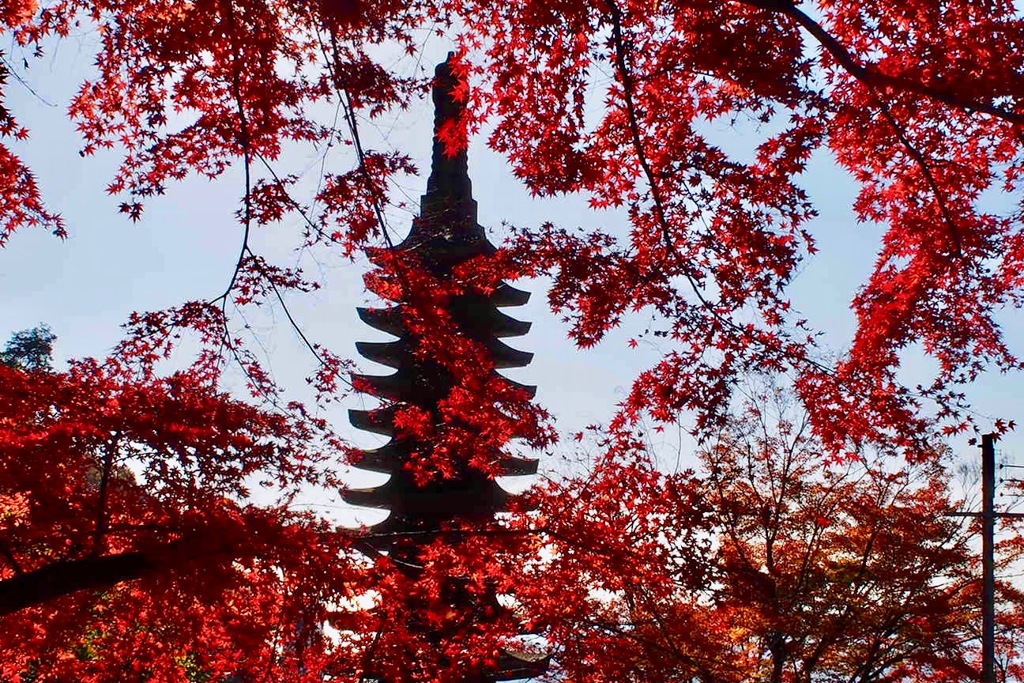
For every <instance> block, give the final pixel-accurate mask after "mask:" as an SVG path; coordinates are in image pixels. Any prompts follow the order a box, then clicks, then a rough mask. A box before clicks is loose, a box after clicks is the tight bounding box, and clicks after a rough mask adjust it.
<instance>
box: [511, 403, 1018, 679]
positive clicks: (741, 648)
mask: <svg viewBox="0 0 1024 683" xmlns="http://www.w3.org/2000/svg"><path fill="white" fill-rule="evenodd" d="M791 403H792V402H791V400H789V399H787V398H786V397H785V395H784V394H783V393H778V392H769V393H760V394H757V395H755V396H754V397H753V398H752V399H750V400H747V401H746V402H745V403H744V405H743V409H742V410H740V411H737V413H736V414H734V415H732V416H731V417H730V419H729V421H728V422H727V424H726V425H725V426H724V427H723V428H722V430H721V431H720V432H719V434H718V435H717V437H715V438H714V439H712V440H709V442H708V443H707V444H706V445H705V446H704V447H702V448H701V449H700V450H699V453H698V456H699V466H698V469H697V472H696V473H694V472H692V471H691V472H683V473H677V474H674V475H667V474H659V473H658V471H657V469H656V466H655V463H654V462H653V460H652V459H651V458H650V454H649V452H648V450H647V448H646V446H645V445H644V441H643V440H642V439H639V438H635V439H633V440H632V441H631V442H627V441H624V440H620V441H619V442H618V443H617V444H616V446H615V447H614V448H612V449H610V450H609V452H608V454H607V455H606V459H605V460H603V461H602V462H601V463H600V466H599V467H598V468H597V469H596V470H595V472H594V473H593V475H592V476H591V478H589V479H588V480H587V481H585V482H581V481H573V482H569V483H567V484H565V485H563V486H561V487H557V488H555V489H552V490H550V491H549V492H548V493H549V495H550V496H551V497H550V498H546V499H545V500H544V504H543V505H542V506H541V512H540V514H541V515H542V516H543V518H544V520H545V522H546V523H547V524H550V525H551V527H552V528H551V530H550V531H551V536H550V539H551V540H550V543H549V545H548V547H547V555H548V556H549V558H550V559H548V561H547V562H546V563H544V564H543V565H542V566H541V567H540V568H538V571H537V576H536V578H535V581H536V585H537V586H539V588H538V589H537V590H536V592H535V593H534V594H531V595H530V596H529V597H526V596H523V599H524V601H526V602H528V603H530V610H531V611H532V612H533V613H535V614H538V615H543V616H541V617H540V619H541V620H542V621H543V623H544V625H545V627H546V628H547V629H548V632H550V633H552V634H557V635H556V637H555V638H554V647H555V648H556V650H555V652H556V654H555V665H556V666H557V667H559V673H560V679H561V680H568V681H609V682H611V681H702V682H705V681H706V682H708V683H710V682H712V681H715V682H724V681H735V682H737V683H739V682H740V681H763V682H765V683H783V682H787V683H788V682H793V683H796V682H808V683H810V682H811V681H834V680H843V681H851V682H858V683H867V682H869V681H890V682H894V681H907V682H909V681H965V682H966V681H975V680H977V676H978V671H979V670H980V651H981V643H980V636H981V634H980V625H981V614H980V613H981V594H980V593H981V580H980V576H981V573H980V572H981V570H980V555H979V542H978V539H977V536H976V534H977V533H978V531H979V528H980V526H979V523H978V522H977V520H975V521H974V522H973V523H968V521H967V520H966V519H965V518H964V517H957V516H951V515H950V514H948V513H949V512H951V511H953V510H957V509H959V510H963V509H965V508H966V507H970V506H969V504H968V503H967V501H965V500H964V499H963V498H962V497H961V494H958V493H956V492H955V491H954V490H953V488H954V487H953V483H952V482H953V480H954V479H955V476H954V473H953V472H952V471H951V466H952V463H951V462H950V460H949V457H948V453H947V454H941V453H930V454H926V453H922V454H921V455H922V458H921V459H919V460H917V461H914V462H910V463H908V464H906V465H905V466H903V467H901V468H894V467H893V466H892V464H893V463H892V458H891V457H890V456H889V455H887V454H883V453H879V452H875V453H873V454H872V453H867V452H866V453H864V454H862V456H861V457H859V458H857V459H854V460H849V461H846V462H835V461H830V460H829V458H828V453H827V450H826V449H825V448H824V447H823V445H822V443H821V442H820V440H818V439H817V438H816V437H814V436H813V435H812V433H811V430H810V421H809V419H808V417H807V416H806V415H800V414H799V411H794V410H792V405H791ZM780 409H781V410H780ZM974 484H975V485H976V482H974ZM596 491H601V492H602V493H604V494H606V495H601V496H600V497H598V495H597V494H596V493H595V492H596ZM1007 524H1008V522H1007ZM1004 536H1005V539H1004V541H1003V542H1002V543H1001V544H1000V545H999V549H998V562H997V565H998V572H999V573H1000V574H1001V575H1003V576H1007V577H1010V576H1013V572H1014V566H1015V563H1019V561H1020V559H1021V546H1020V543H1019V539H1018V537H1017V536H1016V535H1014V534H1009V533H1006V534H1004ZM1018 566H1019V564H1018ZM552 587H554V588H555V590H556V592H557V594H558V595H562V596H564V595H569V596H571V599H567V600H562V601H560V602H559V608H558V609H555V610H552V609H551V608H550V607H549V606H546V605H547V604H548V603H549V601H550V594H547V593H545V589H547V590H550V589H551V588H552ZM531 600H532V601H534V602H531ZM999 600H1000V616H999V623H1000V628H999V632H998V652H999V653H1000V658H999V662H1000V665H1001V667H1002V669H1003V671H1004V674H1005V675H1006V676H1008V677H1009V678H1007V679H1006V680H1013V677H1014V676H1019V675H1020V673H1021V671H1022V668H1021V667H1022V664H1024V661H1022V659H1021V654H1022V653H1021V652H1020V650H1019V646H1018V645H1017V643H1018V642H1019V640H1020V638H1021V626H1022V622H1021V616H1022V614H1024V610H1022V608H1024V594H1022V593H1021V591H1020V590H1019V588H1018V587H1016V586H1014V584H1013V583H1012V581H1001V582H1000V583H999Z"/></svg>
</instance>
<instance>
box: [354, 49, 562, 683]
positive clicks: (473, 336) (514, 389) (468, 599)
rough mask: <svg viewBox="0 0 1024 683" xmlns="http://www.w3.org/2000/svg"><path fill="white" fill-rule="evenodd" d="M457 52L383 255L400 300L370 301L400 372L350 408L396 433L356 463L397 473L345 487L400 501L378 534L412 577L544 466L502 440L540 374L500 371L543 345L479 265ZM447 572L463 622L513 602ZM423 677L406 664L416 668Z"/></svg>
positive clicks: (436, 88) (507, 289)
mask: <svg viewBox="0 0 1024 683" xmlns="http://www.w3.org/2000/svg"><path fill="white" fill-rule="evenodd" d="M452 62H453V55H452V54H449V56H448V60H447V61H445V62H444V63H442V64H441V65H439V66H438V67H437V70H436V72H435V79H434V84H433V100H434V107H435V117H434V139H433V157H432V164H431V173H430V177H429V179H428V181H427V191H426V194H424V195H423V197H422V199H421V205H420V215H419V216H418V217H417V218H416V219H415V220H414V221H413V225H412V229H411V231H410V233H409V235H408V237H406V238H405V240H403V241H402V242H401V243H400V244H397V245H395V246H394V247H393V248H392V249H387V250H382V251H380V252H378V253H376V254H374V255H372V258H373V259H374V260H375V261H376V262H377V263H378V265H379V266H381V269H380V270H381V271H383V272H385V273H386V275H384V276H379V275H378V276H377V277H382V280H379V281H377V286H375V287H374V289H375V291H377V292H378V293H379V294H382V295H383V296H385V297H386V298H388V299H390V300H392V301H393V302H394V305H393V306H391V307H389V308H381V309H374V308H370V309H367V308H363V309H359V317H360V318H361V319H362V320H363V321H364V322H365V323H366V324H368V325H370V326H371V327H374V328H376V329H378V330H381V331H383V332H386V333H388V334H391V335H393V336H395V337H397V340H395V341H390V342H361V343H358V344H357V348H358V351H359V353H360V354H361V355H362V356H364V357H365V358H368V359H370V360H372V361H375V362H377V363H381V364H383V365H386V366H388V367H391V368H394V369H395V372H394V373H393V374H391V375H385V376H367V375H356V376H355V377H354V383H355V385H356V386H357V388H359V389H361V390H362V391H365V392H366V393H369V394H371V395H373V396H375V397H377V398H379V399H380V400H381V402H382V405H381V406H380V407H378V408H376V409H372V410H352V411H350V418H351V421H352V424H353V425H355V426H356V427H358V428H360V429H364V430H367V431H370V432H375V433H378V434H382V435H385V436H388V437H390V441H388V443H387V444H385V445H384V446H382V447H380V448H377V449H374V450H368V451H360V452H359V453H358V454H357V455H356V457H355V459H354V463H353V464H354V465H355V466H356V467H359V468H361V469H365V470H371V471H374V472H381V473H386V474H388V475H390V478H389V479H388V480H387V482H385V483H384V484H382V485H380V486H375V487H372V488H367V489H350V490H347V491H344V492H343V498H344V500H345V501H346V502H348V503H351V504H353V505H358V506H364V507H374V508H384V509H387V510H389V511H390V515H389V517H388V519H387V520H385V521H384V522H382V523H380V524H378V525H375V526H373V527H372V528H371V529H370V530H369V535H368V538H369V539H371V540H372V542H373V543H374V544H375V545H376V547H377V548H379V549H380V551H381V552H386V553H387V554H388V555H389V557H390V558H391V559H392V560H393V561H394V563H395V566H396V567H399V568H400V570H401V571H402V572H403V573H404V574H405V575H407V576H408V578H409V579H410V581H416V580H417V579H418V578H419V577H420V575H421V574H422V573H423V571H424V559H423V557H422V556H421V555H422V553H423V548H424V544H426V543H428V542H430V541H432V540H435V539H437V538H439V537H442V536H443V535H444V534H446V533H449V534H455V535H460V534H461V532H460V531H458V530H460V529H465V528H466V527H467V525H470V526H472V525H474V524H486V523H488V522H493V520H494V516H495V514H496V513H498V512H501V511H502V510H504V509H505V507H506V505H507V503H508V500H509V497H510V494H508V493H507V492H506V491H505V490H504V489H502V488H501V487H500V486H499V485H498V483H497V482H496V481H495V477H496V476H508V475H528V474H533V473H535V472H536V470H537V462H536V460H532V459H524V458H515V457H511V456H508V455H507V454H505V453H504V452H503V449H502V448H501V446H502V445H503V443H502V442H504V441H507V439H508V438H514V437H515V436H516V434H515V424H516V410H515V408H514V406H515V404H517V403H518V404H520V405H522V404H524V403H528V401H529V399H530V398H532V396H533V393H534V390H535V388H534V387H526V386H523V385H519V384H516V383H515V382H512V381H511V380H508V379H507V378H504V377H502V376H501V375H499V374H498V373H497V372H496V371H497V370H499V369H504V368H515V367H522V366H525V365H527V364H528V363H529V362H530V360H531V358H532V356H533V354H531V353H526V352H523V351H518V350H516V349H513V348H511V347H510V346H508V345H506V344H505V343H504V342H502V341H501V338H504V337H515V336H520V335H523V334H526V332H527V331H528V330H529V328H530V324H529V323H526V322H521V321H519V320H516V319H514V318H511V317H509V316H508V315H506V314H504V313H502V312H501V311H500V310H499V309H501V308H504V307H508V306H519V305H522V304H525V303H526V301H527V300H528V298H529V294H528V293H527V292H523V291H520V290H517V289H514V288H512V287H511V286H509V285H507V284H505V283H504V282H500V281H498V282H494V281H492V282H488V281H487V279H488V278H487V276H486V274H484V273H482V272H481V269H476V270H474V269H475V268H476V265H477V264H481V265H483V266H484V268H483V269H486V267H485V265H484V264H486V260H487V257H489V256H492V255H493V254H494V253H495V252H496V249H495V247H494V245H492V244H491V243H490V242H489V241H488V239H487V236H486V234H485V232H484V229H483V228H482V227H481V226H480V225H479V224H478V223H477V208H476V201H475V200H474V199H473V196H472V186H471V183H470V179H469V174H468V159H467V152H466V145H465V138H464V133H460V132H459V131H460V130H461V127H460V125H459V124H460V119H461V116H462V115H463V111H464V100H465V92H466V89H465V84H464V83H462V82H460V80H459V79H458V78H457V77H456V76H455V74H454V73H453V69H452V66H453V64H452ZM459 136H462V138H461V139H459ZM453 140H454V141H455V144H454V145H453V144H451V142H452V141H453ZM452 149H454V153H450V151H451V150H452ZM382 282H383V283H384V285H383V286H381V283H382ZM467 398H468V399H469V400H470V401H471V403H470V405H468V406H467V405H466V403H465V402H466V400H467ZM460 402H461V403H460ZM510 405H511V406H513V408H512V409H511V413H512V414H511V415H510V414H509V412H510V410H509V407H510ZM501 424H505V425H511V426H512V427H511V431H510V430H509V429H505V430H504V431H503V430H502V429H494V426H495V425H499V426H500V425H501ZM453 530H454V531H453ZM444 584H445V585H444V586H443V587H442V589H441V590H440V593H441V594H442V595H443V596H444V599H445V600H446V601H447V607H446V609H448V610H449V611H450V613H452V614H459V613H461V614H463V618H462V619H455V620H453V623H462V624H463V629H464V625H465V619H466V615H468V617H469V618H471V619H476V620H478V621H479V620H480V619H485V620H486V619H491V618H496V617H495V615H497V614H500V613H501V612H502V610H501V608H500V607H499V606H498V601H497V599H496V597H495V595H494V591H493V590H490V591H487V592H486V593H484V594H481V592H480V591H476V592H473V591H468V590H465V589H464V584H465V577H460V576H457V575H453V576H448V577H446V579H445V580H444ZM413 602H414V603H415V600H413ZM420 607H421V606H418V605H416V604H411V605H409V611H408V614H410V615H413V616H411V617H410V619H412V620H415V621H417V622H418V626H414V628H418V629H419V632H420V635H421V636H423V638H424V639H425V640H426V641H427V642H429V643H431V644H432V646H434V647H436V648H438V649H439V650H440V649H441V648H444V647H445V645H446V644H445V639H446V638H448V637H449V635H450V634H449V633H446V629H445V628H444V627H442V626H439V625H438V624H437V623H436V621H434V622H431V620H429V619H426V618H423V619H420V618H419V617H417V616H415V615H417V612H418V610H419V608H420ZM408 656H409V657H410V658H415V657H416V656H417V655H416V653H415V652H409V653H408ZM392 664H394V663H392ZM406 664H407V666H406V667H403V668H405V669H406V670H407V671H409V672H413V671H415V670H416V663H415V662H408V663H406ZM380 668H382V667H380V666H374V665H373V664H369V665H368V667H367V674H374V676H376V674H375V673H374V672H375V670H377V669H380ZM545 668H546V665H545V662H544V660H543V659H540V660H538V659H537V658H535V657H525V656H522V655H520V656H513V655H511V654H509V653H508V652H505V653H503V654H502V655H501V656H499V657H495V658H492V659H491V661H489V662H486V663H482V664H480V665H479V666H477V667H476V668H475V670H467V671H465V672H464V673H462V674H460V675H461V680H463V681H479V682H484V681H502V680H511V679H516V678H526V677H532V676H536V675H539V674H540V673H542V672H543V671H544V669H545ZM390 670H391V671H394V670H395V669H394V668H392V669H390ZM391 677H392V678H393V677H394V674H392V676H391ZM403 677H405V676H403ZM414 677H415V674H414V673H409V675H408V678H410V679H411V678H414ZM388 683H394V682H393V681H388Z"/></svg>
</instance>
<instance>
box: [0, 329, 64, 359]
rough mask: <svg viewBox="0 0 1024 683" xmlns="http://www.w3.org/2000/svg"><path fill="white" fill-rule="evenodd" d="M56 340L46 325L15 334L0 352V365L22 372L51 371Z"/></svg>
mask: <svg viewBox="0 0 1024 683" xmlns="http://www.w3.org/2000/svg"><path fill="white" fill-rule="evenodd" d="M56 339H57V337H56V336H55V335H54V334H53V332H52V331H51V330H50V328H49V327H48V326H46V325H39V326H37V327H33V328H32V329H29V330H21V331H20V332H15V333H14V334H12V335H11V338H10V339H8V340H7V344H6V345H5V346H4V350H3V351H0V363H3V364H4V365H9V366H11V367H15V368H21V369H22V370H52V369H53V342H54V341H56Z"/></svg>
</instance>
